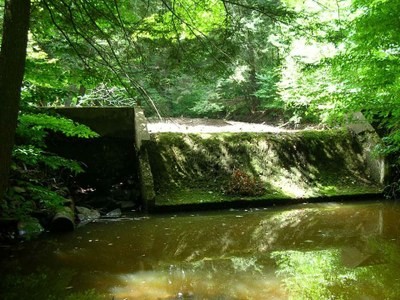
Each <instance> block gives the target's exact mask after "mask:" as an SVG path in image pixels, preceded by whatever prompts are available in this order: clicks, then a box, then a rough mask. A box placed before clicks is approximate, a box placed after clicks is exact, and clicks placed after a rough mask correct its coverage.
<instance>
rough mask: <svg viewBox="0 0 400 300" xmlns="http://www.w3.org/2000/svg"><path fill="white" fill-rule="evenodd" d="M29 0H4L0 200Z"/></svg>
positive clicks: (5, 180)
mask: <svg viewBox="0 0 400 300" xmlns="http://www.w3.org/2000/svg"><path fill="white" fill-rule="evenodd" d="M29 16H30V0H6V1H5V8H4V19H3V39H2V43H1V52H0V200H1V199H2V197H3V195H4V192H5V191H6V189H7V186H8V177H9V173H10V166H11V153H12V148H13V146H14V135H15V129H16V127H17V118H18V111H19V102H20V98H21V85H22V79H23V77H24V69H25V58H26V47H27V42H28V30H29Z"/></svg>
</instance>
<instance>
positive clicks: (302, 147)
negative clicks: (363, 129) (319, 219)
mask: <svg viewBox="0 0 400 300" xmlns="http://www.w3.org/2000/svg"><path fill="white" fill-rule="evenodd" d="M146 147H147V150H148V153H149V160H150V163H151V169H152V173H153V176H154V184H155V189H156V205H175V204H187V203H205V202H223V201H234V200H236V199H240V200H257V199H259V200H265V199H283V198H285V199H287V198H292V199H304V198H312V197H321V196H338V195H353V194H354V195H357V194H364V193H377V192H380V191H381V186H380V185H379V184H378V183H375V182H374V181H373V180H372V179H371V176H370V174H368V173H367V169H366V167H365V157H364V156H363V149H362V145H360V144H359V143H358V142H357V141H356V140H355V139H354V138H353V136H352V135H351V134H350V133H349V132H348V131H345V130H335V131H301V132H295V133H279V134H277V133H218V134H217V133H213V134H182V133H158V134H153V135H152V141H151V142H150V143H148V144H147V145H146ZM234 169H239V170H241V171H243V172H246V173H247V174H249V175H251V176H253V177H254V178H257V180H260V181H261V182H262V183H263V184H264V187H265V191H266V192H265V194H263V195H259V196H257V197H243V196H240V195H227V194H226V193H225V190H226V186H227V183H228V181H229V178H230V176H231V174H232V171H233V170H234Z"/></svg>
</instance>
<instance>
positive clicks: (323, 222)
mask: <svg viewBox="0 0 400 300" xmlns="http://www.w3.org/2000/svg"><path fill="white" fill-rule="evenodd" d="M382 226H383V225H382V214H381V213H380V210H379V209H376V207H375V209H370V208H366V209H349V208H342V207H340V205H339V204H325V205H319V206H318V207H313V208H300V209H292V210H286V211H282V212H280V213H275V214H273V215H269V216H268V217H267V218H265V219H264V220H262V221H261V222H260V223H259V224H258V226H257V227H256V228H255V230H254V231H253V233H252V236H251V242H252V244H253V246H254V248H255V249H257V251H259V252H268V251H276V250H283V249H285V250H288V249H292V250H298V249H315V248H317V249H326V248H332V247H336V246H338V245H351V246H355V247H363V244H364V240H365V239H366V238H368V237H369V236H376V235H380V234H381V233H382Z"/></svg>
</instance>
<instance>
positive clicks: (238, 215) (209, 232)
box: [0, 202, 400, 299]
mask: <svg viewBox="0 0 400 300" xmlns="http://www.w3.org/2000/svg"><path fill="white" fill-rule="evenodd" d="M399 219H400V206H399V205H397V204H387V203H380V202H368V203H356V204H341V203H324V204H308V205H298V206H291V207H286V208H283V207H282V208H275V209H272V208H269V209H254V210H231V211H223V212H208V213H201V214H177V215H157V216H150V217H148V216H136V215H132V216H127V217H126V218H123V219H118V220H99V221H98V222H96V223H92V224H89V225H87V226H85V227H82V228H79V229H78V230H77V231H75V232H74V233H70V234H66V235H59V236H55V235H53V236H46V237H43V239H41V240H38V241H32V242H25V243H22V244H20V245H18V247H16V248H12V249H1V252H2V253H1V254H2V256H1V257H2V262H1V268H2V274H6V276H4V280H2V282H1V283H0V288H1V289H0V296H1V299H25V298H26V299H398V298H399V296H400V274H399V272H398V268H399V267H400V243H399V238H398V236H399V233H400V222H399ZM15 270H17V271H15ZM43 295H45V296H43Z"/></svg>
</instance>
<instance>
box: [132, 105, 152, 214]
mask: <svg viewBox="0 0 400 300" xmlns="http://www.w3.org/2000/svg"><path fill="white" fill-rule="evenodd" d="M149 140H150V134H149V132H148V130H147V120H146V117H145V116H144V112H143V110H142V109H140V108H135V147H136V150H137V153H138V159H139V170H138V171H139V179H140V190H141V198H142V203H143V207H144V210H145V211H150V210H152V209H153V208H154V206H155V196H156V195H155V192H154V182H153V174H152V172H151V167H150V162H149V156H148V153H147V148H146V147H143V144H145V143H147V142H148V141H149Z"/></svg>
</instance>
